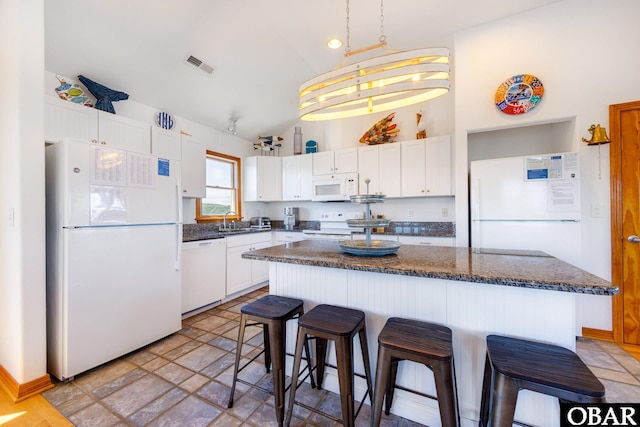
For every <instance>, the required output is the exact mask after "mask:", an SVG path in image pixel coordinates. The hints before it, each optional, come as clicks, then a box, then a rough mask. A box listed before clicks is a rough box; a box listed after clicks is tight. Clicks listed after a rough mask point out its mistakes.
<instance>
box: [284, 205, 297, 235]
mask: <svg viewBox="0 0 640 427" xmlns="http://www.w3.org/2000/svg"><path fill="white" fill-rule="evenodd" d="M297 226H298V208H293V207H290V206H287V207H285V208H284V229H285V230H295V229H296V227H297Z"/></svg>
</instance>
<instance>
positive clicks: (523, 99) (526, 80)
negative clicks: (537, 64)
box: [495, 74, 544, 115]
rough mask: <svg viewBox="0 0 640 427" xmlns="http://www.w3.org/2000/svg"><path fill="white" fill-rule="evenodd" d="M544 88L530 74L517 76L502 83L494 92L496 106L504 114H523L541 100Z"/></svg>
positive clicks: (538, 80)
mask: <svg viewBox="0 0 640 427" xmlns="http://www.w3.org/2000/svg"><path fill="white" fill-rule="evenodd" d="M543 95H544V86H543V85H542V82H541V81H540V79H538V78H537V77H536V76H532V75H531V74H518V75H517V76H513V77H511V78H508V79H507V80H505V81H503V82H502V83H501V84H500V86H498V90H496V95H495V102H496V106H497V107H498V108H499V109H500V111H502V112H503V113H505V114H513V115H515V114H524V113H526V112H528V111H531V110H533V109H534V108H535V107H536V105H538V104H539V103H540V101H541V100H542V96H543Z"/></svg>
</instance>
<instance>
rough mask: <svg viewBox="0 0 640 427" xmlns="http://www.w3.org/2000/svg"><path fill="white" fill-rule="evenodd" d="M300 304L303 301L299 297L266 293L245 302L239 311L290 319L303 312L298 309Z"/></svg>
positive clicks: (264, 317) (266, 317) (270, 317)
mask: <svg viewBox="0 0 640 427" xmlns="http://www.w3.org/2000/svg"><path fill="white" fill-rule="evenodd" d="M302 305H303V302H302V300H299V299H295V298H287V297H281V296H278V295H267V296H264V297H262V298H260V299H259V300H257V301H254V302H252V303H249V304H246V305H245V306H243V307H242V308H241V309H240V313H242V314H246V315H248V316H255V317H258V318H261V319H271V320H282V319H290V318H292V317H294V316H295V315H297V314H300V313H303V312H304V311H300V310H301V308H302Z"/></svg>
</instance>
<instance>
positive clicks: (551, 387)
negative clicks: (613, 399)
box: [479, 335, 605, 427]
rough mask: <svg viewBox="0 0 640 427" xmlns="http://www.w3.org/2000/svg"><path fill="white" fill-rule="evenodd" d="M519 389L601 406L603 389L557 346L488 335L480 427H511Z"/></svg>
mask: <svg viewBox="0 0 640 427" xmlns="http://www.w3.org/2000/svg"><path fill="white" fill-rule="evenodd" d="M520 389H527V390H532V391H535V392H538V393H542V394H546V395H549V396H555V397H557V398H558V399H560V400H561V401H565V402H574V403H602V402H604V394H605V389H604V386H603V385H602V383H601V382H600V381H599V380H598V378H596V376H595V375H593V373H592V372H591V371H590V370H589V368H587V366H586V365H585V364H584V362H583V361H582V360H581V359H580V357H579V356H578V355H577V354H575V353H574V352H573V351H571V350H567V349H566V348H563V347H559V346H557V345H551V344H545V343H540V342H535V341H527V340H523V339H517V338H510V337H504V336H499V335H489V336H488V337H487V357H486V361H485V367H484V381H483V384H482V402H481V407H480V423H479V425H480V426H488V425H491V426H493V427H502V426H511V425H512V423H513V416H514V413H515V410H516V401H517V399H518V391H519V390H520Z"/></svg>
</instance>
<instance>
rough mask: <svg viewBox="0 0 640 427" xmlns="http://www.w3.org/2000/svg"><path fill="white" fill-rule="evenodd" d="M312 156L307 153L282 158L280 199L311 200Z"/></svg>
mask: <svg viewBox="0 0 640 427" xmlns="http://www.w3.org/2000/svg"><path fill="white" fill-rule="evenodd" d="M312 176H313V175H312V156H311V155H309V154H304V155H299V156H287V157H283V158H282V200H284V201H301V200H311V196H312V195H313V183H312Z"/></svg>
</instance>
